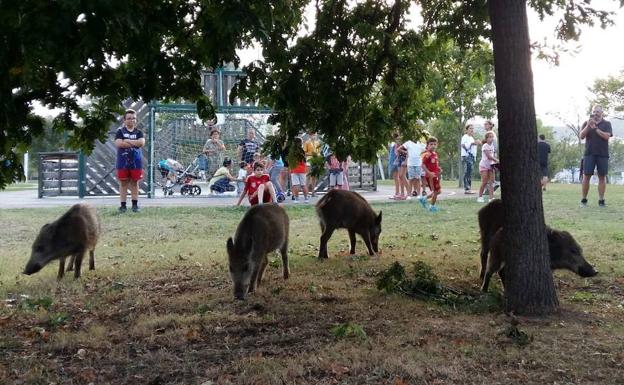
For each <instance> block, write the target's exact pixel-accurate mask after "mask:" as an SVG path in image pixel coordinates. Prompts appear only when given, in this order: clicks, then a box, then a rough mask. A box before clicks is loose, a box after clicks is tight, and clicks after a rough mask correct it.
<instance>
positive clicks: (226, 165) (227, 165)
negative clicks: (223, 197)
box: [208, 157, 236, 193]
mask: <svg viewBox="0 0 624 385" xmlns="http://www.w3.org/2000/svg"><path fill="white" fill-rule="evenodd" d="M231 169H232V159H230V158H228V157H226V158H225V159H223V166H222V167H220V168H218V169H217V171H215V173H214V175H213V176H212V178H210V181H209V182H208V190H210V192H211V193H212V192H216V193H224V192H228V191H234V186H232V185H231V184H230V182H231V181H235V180H236V178H234V177H233V176H232V174H231V173H230V170H231Z"/></svg>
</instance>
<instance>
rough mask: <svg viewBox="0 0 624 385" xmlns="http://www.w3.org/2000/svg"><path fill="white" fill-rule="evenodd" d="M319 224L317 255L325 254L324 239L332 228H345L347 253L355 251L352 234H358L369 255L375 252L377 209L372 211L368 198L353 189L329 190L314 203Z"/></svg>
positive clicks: (379, 226)
mask: <svg viewBox="0 0 624 385" xmlns="http://www.w3.org/2000/svg"><path fill="white" fill-rule="evenodd" d="M316 213H317V214H318V217H319V220H320V224H321V245H320V247H319V254H318V257H319V258H327V242H328V241H329V238H331V236H332V234H333V232H334V230H336V229H347V231H348V232H349V242H350V246H351V247H350V250H349V252H350V253H351V254H355V234H356V233H357V234H360V235H361V236H362V238H363V239H364V244H365V245H366V247H367V248H368V254H369V255H375V254H376V253H377V252H379V234H381V211H380V212H379V215H377V214H375V212H374V211H373V209H372V208H371V206H370V205H369V204H368V202H367V201H366V200H365V199H364V198H362V196H360V195H359V194H357V193H354V192H351V191H346V190H331V191H330V192H328V193H327V194H326V195H325V196H324V197H323V198H321V199H320V200H319V201H318V203H317V204H316Z"/></svg>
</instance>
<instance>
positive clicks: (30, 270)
mask: <svg viewBox="0 0 624 385" xmlns="http://www.w3.org/2000/svg"><path fill="white" fill-rule="evenodd" d="M42 267H43V266H41V265H40V264H38V263H37V262H29V263H28V264H27V265H26V268H25V269H24V271H23V273H24V274H26V275H31V274H35V273H36V272H38V271H39V270H41V268H42Z"/></svg>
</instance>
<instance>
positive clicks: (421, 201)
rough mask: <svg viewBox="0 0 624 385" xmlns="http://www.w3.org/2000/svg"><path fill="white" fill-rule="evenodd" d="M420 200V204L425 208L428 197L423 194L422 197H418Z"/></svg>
mask: <svg viewBox="0 0 624 385" xmlns="http://www.w3.org/2000/svg"><path fill="white" fill-rule="evenodd" d="M418 202H420V204H421V205H422V207H423V208H424V209H426V208H427V197H426V196H424V195H421V196H420V198H418Z"/></svg>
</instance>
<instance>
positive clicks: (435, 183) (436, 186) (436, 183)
mask: <svg viewBox="0 0 624 385" xmlns="http://www.w3.org/2000/svg"><path fill="white" fill-rule="evenodd" d="M426 180H427V186H429V189H430V190H431V191H435V192H440V191H442V188H440V177H439V176H434V177H433V178H426Z"/></svg>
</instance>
